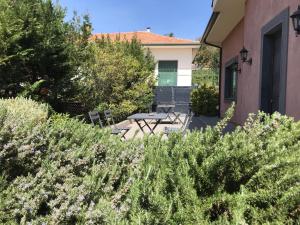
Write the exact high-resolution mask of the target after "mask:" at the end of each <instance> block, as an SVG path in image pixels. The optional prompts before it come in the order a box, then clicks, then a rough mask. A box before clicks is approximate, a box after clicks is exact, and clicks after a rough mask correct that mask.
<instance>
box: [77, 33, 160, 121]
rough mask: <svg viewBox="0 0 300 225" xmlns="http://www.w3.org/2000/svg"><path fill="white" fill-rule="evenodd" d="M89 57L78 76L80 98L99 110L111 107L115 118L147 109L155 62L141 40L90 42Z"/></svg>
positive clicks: (150, 95) (150, 99) (150, 97)
mask: <svg viewBox="0 0 300 225" xmlns="http://www.w3.org/2000/svg"><path fill="white" fill-rule="evenodd" d="M90 47H91V60H89V61H88V63H87V64H86V65H85V67H84V68H83V69H82V70H83V72H82V74H81V75H80V76H78V77H77V81H78V82H77V84H78V86H79V89H80V90H81V91H80V94H79V95H78V96H79V98H80V101H81V102H83V103H85V105H86V107H87V108H89V109H91V110H93V109H95V108H98V110H100V111H101V112H103V111H104V110H107V109H108V108H110V109H111V110H112V111H113V112H114V115H115V116H116V117H117V119H119V120H120V119H123V118H125V117H126V116H128V115H129V114H131V113H133V112H136V111H139V110H143V109H146V108H147V107H148V105H149V103H150V102H151V101H152V97H153V96H152V89H153V86H154V68H155V63H154V60H153V57H152V56H151V55H150V53H149V52H148V53H147V52H145V50H144V49H143V47H142V46H141V44H140V42H138V41H137V40H135V39H133V40H132V41H131V42H118V41H117V42H111V41H110V40H109V39H106V38H103V39H100V40H98V41H97V43H95V44H91V46H90Z"/></svg>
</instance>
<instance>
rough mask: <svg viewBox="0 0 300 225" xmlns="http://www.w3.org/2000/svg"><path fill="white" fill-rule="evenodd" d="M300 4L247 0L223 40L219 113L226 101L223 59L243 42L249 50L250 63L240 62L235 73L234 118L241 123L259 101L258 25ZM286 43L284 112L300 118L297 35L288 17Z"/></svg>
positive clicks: (299, 46)
mask: <svg viewBox="0 0 300 225" xmlns="http://www.w3.org/2000/svg"><path fill="white" fill-rule="evenodd" d="M298 4H300V2H299V0H263V1H262V0H248V1H247V2H246V9H245V17H244V19H243V20H242V21H241V22H240V23H239V24H238V25H237V26H236V28H235V29H234V30H233V31H232V32H231V33H230V35H229V36H228V37H227V38H226V40H225V41H224V42H223V44H222V48H223V57H222V59H223V68H222V93H221V113H222V114H223V113H224V112H225V111H226V109H227V108H228V106H229V105H230V103H229V102H226V101H224V93H223V92H224V71H225V63H226V62H227V61H229V60H230V59H231V58H232V57H235V56H237V55H238V54H239V51H240V49H241V48H242V47H243V45H244V46H245V47H246V48H247V49H248V50H249V54H250V57H252V58H253V64H252V65H251V66H250V65H248V64H246V63H245V64H241V63H240V65H241V69H242V73H241V74H239V75H238V90H237V107H236V113H235V116H234V118H233V121H234V122H236V123H240V124H241V123H243V122H244V121H245V119H246V118H247V116H248V114H249V113H256V112H257V111H258V110H259V107H260V106H259V104H260V76H261V74H260V66H261V62H260V60H261V44H262V40H261V29H262V27H263V26H264V25H265V24H267V23H268V22H269V21H271V20H272V19H273V18H274V17H276V16H277V15H278V14H279V13H281V12H282V11H283V10H285V9H287V8H288V7H289V9H290V14H292V13H293V12H294V11H295V10H296V9H297V7H298ZM289 23H290V28H289V43H288V45H289V47H288V70H287V93H286V113H287V115H289V116H292V117H295V118H296V119H297V120H300V37H296V35H295V32H294V29H293V26H292V23H291V20H290V21H289Z"/></svg>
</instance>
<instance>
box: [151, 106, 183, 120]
mask: <svg viewBox="0 0 300 225" xmlns="http://www.w3.org/2000/svg"><path fill="white" fill-rule="evenodd" d="M156 108H157V109H162V110H163V112H164V113H167V114H168V117H167V118H168V119H170V121H172V123H176V121H177V120H179V122H180V123H183V122H182V121H181V119H180V113H177V114H176V113H175V112H174V109H175V104H159V105H157V107H156ZM171 113H172V114H173V115H174V116H175V119H174V120H172V118H171V116H170V114H171Z"/></svg>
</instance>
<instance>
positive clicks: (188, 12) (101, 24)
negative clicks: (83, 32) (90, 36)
mask: <svg viewBox="0 0 300 225" xmlns="http://www.w3.org/2000/svg"><path fill="white" fill-rule="evenodd" d="M58 2H59V3H60V4H61V5H62V6H64V7H67V9H68V17H67V18H68V19H70V18H71V17H72V15H73V11H74V10H75V11H77V12H78V14H79V15H82V14H86V13H88V14H89V15H90V17H91V21H92V23H93V28H94V33H110V32H126V31H140V30H145V28H146V27H148V26H150V27H151V28H152V32H154V33H159V34H166V33H170V32H173V33H174V34H175V36H176V37H180V38H188V39H196V38H198V37H200V36H202V34H203V32H204V29H205V27H206V24H207V22H208V20H209V17H210V15H211V8H210V5H211V0H59V1H58Z"/></svg>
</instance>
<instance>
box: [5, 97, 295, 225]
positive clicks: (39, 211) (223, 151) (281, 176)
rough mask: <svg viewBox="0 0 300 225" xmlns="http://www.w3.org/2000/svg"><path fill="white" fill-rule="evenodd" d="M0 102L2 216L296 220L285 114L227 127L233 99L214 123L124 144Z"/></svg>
mask: <svg viewBox="0 0 300 225" xmlns="http://www.w3.org/2000/svg"><path fill="white" fill-rule="evenodd" d="M0 106H1V107H0V124H1V125H2V126H0V171H1V174H0V223H3V224H26V223H32V224H41V223H50V224H51V223H56V224H222V225H223V224H297V223H299V218H300V217H299V203H300V188H299V182H300V170H299V164H300V162H299V159H300V123H299V122H294V121H293V119H291V118H288V117H286V116H281V115H279V114H274V115H272V116H269V115H266V114H264V113H259V114H258V115H250V116H249V119H248V120H247V121H246V123H245V125H244V126H243V127H238V128H237V129H236V130H235V131H234V132H232V133H230V134H223V133H222V132H221V131H222V129H224V127H225V125H226V123H227V122H228V120H229V119H230V118H231V117H232V114H233V110H234V106H232V107H231V108H230V110H229V111H228V113H227V114H226V117H225V118H224V120H222V121H221V122H219V123H218V125H217V126H216V127H209V128H207V129H206V130H202V131H194V132H192V133H188V134H187V135H186V136H185V137H182V136H181V135H180V134H173V135H172V136H171V137H170V138H169V139H167V140H166V139H163V138H162V137H161V136H151V137H146V138H145V139H144V140H136V141H126V142H123V141H121V140H120V139H119V138H117V137H115V136H111V135H110V131H109V130H106V129H99V128H97V127H92V126H90V125H88V124H84V123H81V122H80V121H78V120H74V119H70V118H69V117H68V116H66V115H53V116H52V117H50V118H48V109H47V106H46V105H41V104H37V103H35V102H33V101H32V100H26V99H23V98H17V99H9V100H0ZM12 131H13V132H12Z"/></svg>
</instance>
